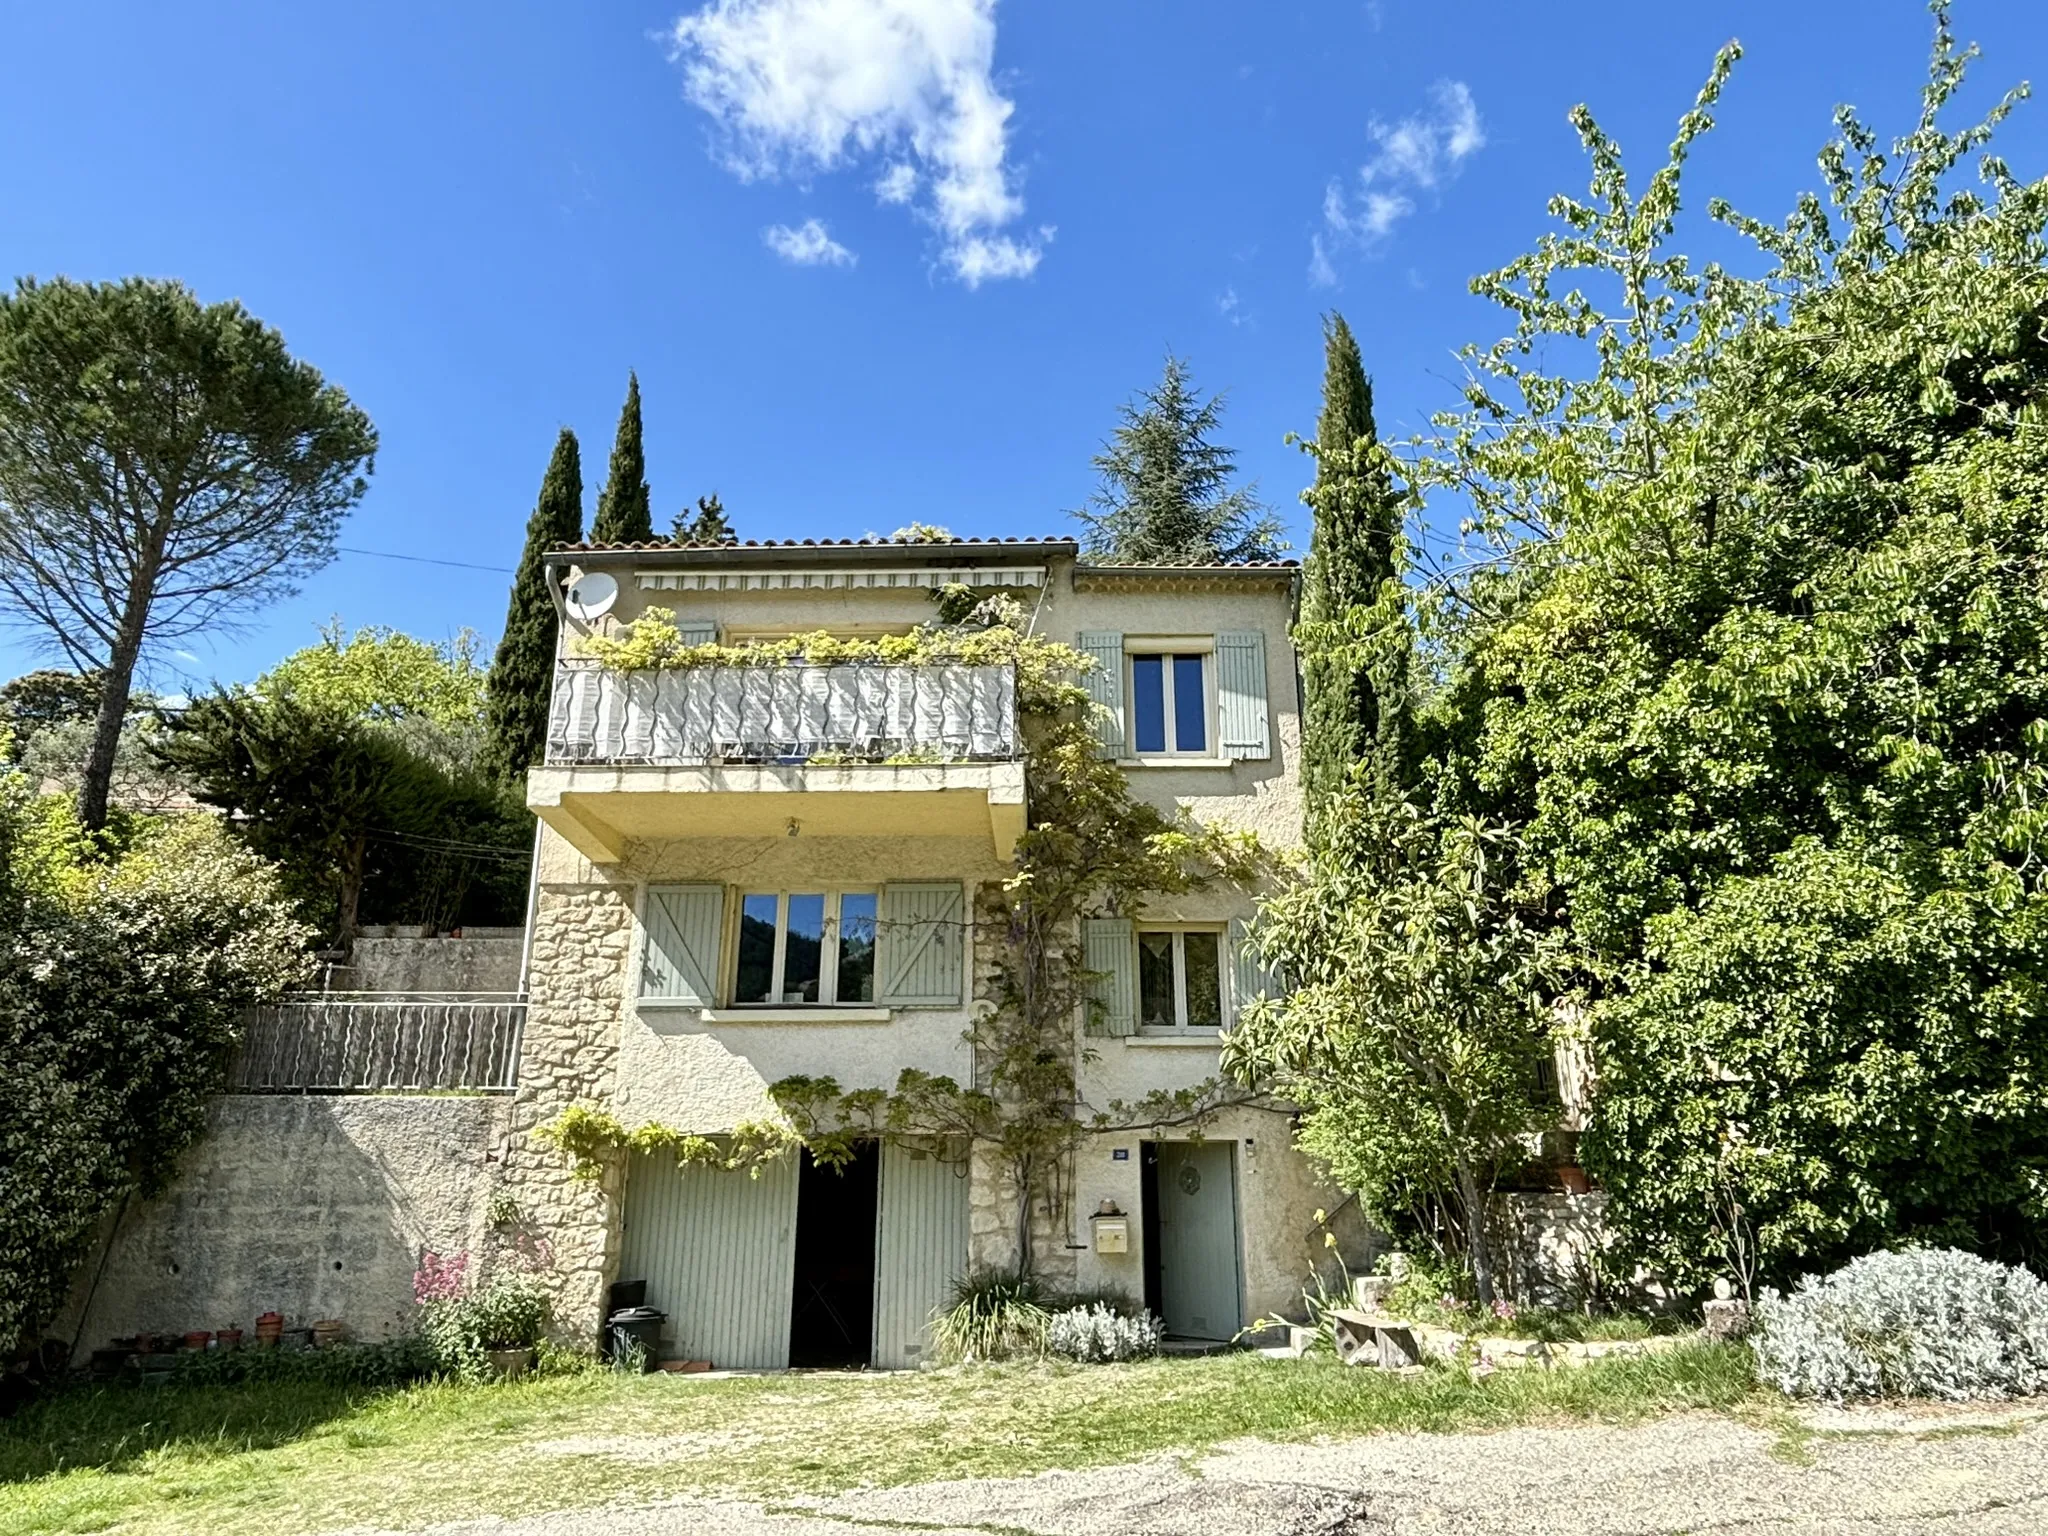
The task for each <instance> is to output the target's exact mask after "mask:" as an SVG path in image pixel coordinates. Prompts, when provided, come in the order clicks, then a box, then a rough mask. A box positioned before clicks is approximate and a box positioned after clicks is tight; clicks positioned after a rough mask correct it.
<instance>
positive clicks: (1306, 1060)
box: [1224, 782, 1555, 1305]
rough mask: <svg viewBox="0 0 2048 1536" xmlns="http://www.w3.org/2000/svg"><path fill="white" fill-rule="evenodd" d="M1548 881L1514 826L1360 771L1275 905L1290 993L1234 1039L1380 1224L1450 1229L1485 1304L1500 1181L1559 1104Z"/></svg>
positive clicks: (1234, 1054) (1311, 1149) (1242, 1025)
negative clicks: (1549, 1081) (1385, 785)
mask: <svg viewBox="0 0 2048 1536" xmlns="http://www.w3.org/2000/svg"><path fill="white" fill-rule="evenodd" d="M1542 894H1543V893H1542V892H1541V891H1540V890H1539V889H1538V888H1536V886H1535V885H1534V884H1533V883H1532V882H1531V881H1530V879H1529V877H1528V870H1527V865H1526V854H1525V850H1524V849H1523V847H1522V844H1521V840H1520V839H1519V838H1518V837H1517V836H1516V835H1515V834H1514V833H1513V832H1512V831H1511V830H1510V829H1508V828H1506V827H1504V826H1502V825H1499V824H1497V823H1489V822H1485V821H1482V820H1480V819H1478V818H1476V817H1470V816H1452V817H1438V816H1429V815H1425V814H1424V813H1422V812H1421V811H1419V810H1417V809H1416V808H1415V807H1413V806H1410V805H1403V804H1399V803H1397V802H1393V801H1390V800H1388V799H1386V798H1385V797H1378V798H1373V797H1369V796H1368V795H1367V794H1366V792H1365V790H1364V787H1363V786H1362V785H1361V784H1359V783H1355V782H1354V783H1352V784H1350V785H1348V786H1346V788H1345V789H1344V790H1342V791H1341V792H1340V794H1339V796H1338V797H1337V799H1336V800H1335V801H1334V802H1333V804H1332V806H1331V808H1330V812H1329V815H1328V819H1327V821H1326V825H1325V835H1324V837H1323V838H1322V839H1321V840H1320V842H1319V844H1318V845H1317V847H1316V848H1315V849H1314V851H1313V853H1312V855H1311V863H1310V866H1309V868H1308V869H1307V870H1306V871H1305V872H1303V874H1302V875H1301V876H1300V877H1299V878H1297V879H1295V880H1293V881H1291V882H1289V883H1288V884H1287V885H1285V886H1284V887H1283V888H1282V889H1281V890H1280V891H1279V892H1278V893H1277V894H1276V895H1274V896H1272V897H1270V898H1268V900H1267V901H1266V902H1265V903H1264V910H1263V914H1262V918H1261V922H1260V928H1259V942H1260V944H1261V945H1262V947H1263V949H1264V952H1265V955H1266V957H1267V959H1268V960H1269V962H1271V963H1273V964H1275V965H1276V966H1277V967H1278V968H1279V969H1280V971H1281V973H1282V974H1284V975H1286V976H1287V977H1288V979H1289V983H1290V990H1289V992H1288V994H1287V996H1286V997H1285V998H1284V999H1283V1000H1281V1001H1278V1002H1275V1001H1270V1000H1269V1001H1262V1002H1260V1003H1257V1004H1255V1005H1254V1006H1253V1007H1252V1008H1251V1009H1249V1010H1248V1011H1247V1013H1246V1015H1245V1016H1244V1017H1242V1018H1240V1020H1239V1021H1238V1023H1237V1025H1236V1027H1235V1028H1234V1029H1233V1030H1232V1031H1231V1033H1230V1035H1229V1036H1228V1038H1227V1039H1226V1040H1225V1042H1224V1064H1225V1066H1226V1068H1227V1069H1228V1070H1229V1071H1230V1072H1231V1073H1232V1075H1233V1076H1235V1077H1237V1078H1238V1080H1239V1081H1242V1082H1246V1083H1258V1084H1263V1085H1266V1086H1268V1087H1270V1088H1271V1089H1272V1090H1273V1091H1274V1092H1276V1093H1277V1094H1279V1095H1280V1096H1281V1097H1283V1098H1286V1099H1291V1100H1292V1101H1293V1102H1294V1103H1296V1104H1298V1105H1300V1106H1301V1111H1302V1119H1301V1129H1300V1132H1299V1135H1298V1137H1297V1140H1298V1143H1299V1145H1300V1146H1301V1148H1302V1149H1303V1150H1304V1151H1306V1152H1308V1153H1309V1154H1310V1155H1311V1156H1312V1157H1315V1158H1316V1159H1318V1160H1319V1161H1320V1162H1322V1163H1323V1164H1324V1165H1325V1166H1326V1167H1327V1168H1328V1169H1329V1170H1330V1172H1331V1175H1332V1176H1333V1177H1334V1178H1335V1179H1336V1180H1337V1181H1338V1182H1339V1183H1340V1184H1341V1185H1342V1186H1343V1187H1344V1188H1346V1189H1348V1190H1352V1191H1354V1192H1356V1193H1357V1194H1358V1195H1359V1197H1360V1200H1361V1202H1362V1203H1363V1205H1364V1207H1365V1209H1366V1211H1367V1212H1368V1214H1370V1215H1371V1216H1372V1217H1373V1218H1374V1219H1375V1220H1377V1221H1378V1222H1380V1223H1381V1224H1382V1225H1384V1226H1387V1227H1389V1228H1392V1229H1395V1230H1413V1229H1415V1228H1417V1227H1422V1228H1424V1229H1437V1228H1439V1227H1440V1226H1441V1227H1443V1228H1445V1229H1447V1230H1448V1231H1449V1232H1450V1233H1451V1234H1452V1238H1453V1245H1454V1247H1455V1248H1456V1249H1457V1250H1459V1252H1460V1254H1461V1256H1462V1257H1463V1259H1464V1260H1465V1262H1466V1263H1467V1264H1468V1266H1469V1268H1470V1272H1471V1277H1472V1283H1473V1289H1474V1291H1475V1292H1476V1294H1477V1296H1478V1299H1479V1301H1480V1302H1481V1303H1482V1304H1485V1305H1491V1304H1492V1302H1493V1301H1494V1299H1495V1285H1496V1270H1497V1263H1496V1259H1495V1255H1494V1253H1493V1246H1492V1242H1491V1238H1490V1235H1489V1233H1488V1230H1487V1219H1486V1218H1487V1211H1488V1205H1489V1202H1490V1200H1491V1198H1492V1194H1493V1188H1494V1181H1495V1177H1496V1174H1497V1173H1498V1171H1499V1170H1501V1169H1502V1168H1503V1167H1513V1166H1515V1165H1518V1164H1519V1163H1520V1162H1522V1161H1523V1160H1524V1155H1523V1153H1522V1151H1521V1149H1520V1147H1519V1145H1518V1143H1517V1138H1518V1137H1520V1136H1521V1135H1522V1134H1523V1133H1524V1132H1526V1131H1529V1130H1532V1129H1535V1128H1537V1127H1539V1126H1540V1125H1541V1124H1542V1120H1543V1113H1544V1111H1543V1110H1542V1109H1541V1108H1540V1107H1539V1105H1538V1103H1537V1100H1536V1093H1535V1088H1536V1072H1537V1063H1538V1060H1539V1059H1540V1057H1541V1056H1542V1054H1543V1053H1544V1051H1545V1050H1546V1048H1547V1047H1546V1041H1545V1035H1544V1023H1545V1019H1546V1012H1545V1009H1546V998H1547V995H1548V988H1549V980H1548V977H1549V967H1550V965H1551V964H1552V958H1553V951H1554V949H1555V945H1554V942H1553V940H1552V939H1551V938H1550V937H1549V935H1548V933H1547V930H1548V928H1549V924H1548V921H1547V914H1546V912H1545V911H1544V906H1543V901H1542ZM1437 1216H1443V1217H1446V1218H1448V1220H1447V1222H1444V1223H1439V1222H1437V1221H1436V1220H1434V1219H1433V1218H1434V1217H1437Z"/></svg>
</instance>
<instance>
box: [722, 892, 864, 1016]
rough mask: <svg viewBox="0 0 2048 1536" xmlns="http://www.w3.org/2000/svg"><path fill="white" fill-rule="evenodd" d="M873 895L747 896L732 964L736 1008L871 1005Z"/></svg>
mask: <svg viewBox="0 0 2048 1536" xmlns="http://www.w3.org/2000/svg"><path fill="white" fill-rule="evenodd" d="M878 904H879V898H878V894H877V893H876V892H875V891H872V890H864V891H863V890H849V891H840V890H825V891H749V892H746V893H745V894H743V895H742V896H741V897H740V931H739V942H738V944H737V945H736V946H735V950H736V953H735V958H734V963H733V989H732V1000H733V1005H734V1006H735V1007H739V1008H749V1007H768V1008H802V1007H831V1006H834V1005H838V1006H840V1007H845V1006H849V1005H853V1004H863V1003H872V1002H873V1001H874V1000H875V919H876V909H877V906H878Z"/></svg>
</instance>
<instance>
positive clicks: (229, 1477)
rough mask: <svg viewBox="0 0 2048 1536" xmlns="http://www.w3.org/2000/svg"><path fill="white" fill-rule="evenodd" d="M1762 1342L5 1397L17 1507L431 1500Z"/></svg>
mask: <svg viewBox="0 0 2048 1536" xmlns="http://www.w3.org/2000/svg"><path fill="white" fill-rule="evenodd" d="M1751 1390H1752V1389H1751V1378H1750V1373H1749V1364H1748V1354H1747V1352H1746V1351H1744V1350H1741V1349H1734V1348H1725V1347H1705V1346H1701V1347H1688V1348H1685V1349H1681V1350H1676V1351H1673V1352H1671V1353H1668V1354H1663V1355H1658V1356H1653V1357H1651V1358H1648V1359H1644V1360H1634V1361H1610V1362H1602V1363H1599V1364H1597V1365H1593V1366H1590V1367H1588V1368H1586V1369H1583V1370H1577V1371H1560V1372H1554V1373H1542V1372H1530V1373H1521V1372H1502V1373H1500V1374H1498V1375H1495V1376H1493V1377H1491V1378H1489V1379H1487V1380H1484V1381H1471V1380H1468V1379H1467V1378H1466V1377H1465V1376H1464V1375H1463V1374H1462V1373H1460V1372H1456V1371H1452V1370H1448V1369H1442V1370H1431V1371H1429V1372H1428V1373H1426V1374H1424V1375H1421V1376H1414V1377H1394V1376H1388V1375H1384V1374H1382V1373H1380V1372H1378V1371H1370V1370H1355V1369H1347V1368H1345V1367H1343V1366H1339V1365H1336V1364H1335V1363H1334V1362H1331V1361H1327V1360H1314V1359H1311V1360H1305V1361H1271V1360H1265V1359H1262V1358H1260V1357H1258V1356H1255V1355H1229V1356H1222V1357H1217V1358H1212V1359H1193V1360H1157V1361H1150V1362H1147V1363H1145V1364H1142V1365H1127V1366H1094V1367H1076V1366H1056V1365H1036V1366H1003V1367H981V1368H968V1369H954V1370H946V1371H927V1372H922V1373H901V1374H893V1375H870V1376H837V1375H792V1376H752V1377H741V1378H734V1379H730V1380H722V1381H706V1380H702V1379H695V1380H693V1379H691V1378H688V1377H672V1376H651V1377H640V1378H621V1377H613V1376H605V1375H597V1374H591V1375H582V1376H565V1377H556V1378H553V1379H548V1380H537V1381H529V1382H522V1383H515V1384H510V1385H503V1386H493V1387H460V1386H449V1385H439V1384H436V1385H429V1386H420V1387H413V1388H406V1389H395V1390H369V1389H363V1388H353V1389H351V1388H336V1387H325V1386H316V1385H309V1384H304V1383H290V1384H269V1385H249V1386H239V1387H176V1388H172V1387H164V1388H121V1389H108V1390H98V1391H89V1392H88V1391H78V1392H73V1393H69V1394H66V1395H62V1396H59V1397H55V1398H52V1399H50V1400H47V1401H45V1402H43V1403H41V1404H39V1405H37V1406H36V1407H35V1408H33V1409H31V1410H29V1411H28V1412H26V1413H24V1414H22V1415H21V1416H19V1417H17V1418H15V1419H13V1420H10V1421H7V1422H5V1423H0V1533H6V1536H16V1533H20V1536H27V1533H29V1532H36V1533H44V1532H62V1531H110V1530H118V1531H145V1532H157V1531H205V1532H207V1533H208V1536H235V1533H239V1532H261V1533H263V1536H276V1533H278V1532H280V1531H286V1530H289V1531H302V1530H305V1531H318V1530H328V1529H334V1528H339V1527H344V1526H350V1525H373V1526H375V1525H382V1526H409V1525H416V1524H423V1523H426V1522H428V1521H434V1520H450V1519H459V1518H462V1517H464V1516H469V1515H481V1514H505V1515H516V1514H527V1513H533V1512H536V1511H541V1510H549V1509H564V1508H575V1507H579V1506H583V1505H589V1504H596V1503H602V1502H606V1501H609V1500H614V1499H619V1498H656V1497H660V1496H662V1495H665V1494H674V1493H683V1492H700V1491H720V1492H728V1493H738V1494H750V1495H757V1496H786V1495H790V1494H797V1493H823V1492H831V1491H836V1490H840V1489H845V1488H850V1487H856V1486H861V1485H874V1484H898V1483H912V1482H922V1481H928V1480H934V1479H941V1478H953V1477H967V1476H978V1475H1005V1474H1013V1473H1029V1472H1038V1471H1043V1470H1045V1469H1047V1468H1049V1467H1079V1466H1090V1465H1100V1464H1103V1463H1106V1462H1116V1461H1122V1460H1127V1459H1130V1458H1133V1457H1137V1456H1142V1455H1145V1454H1147V1453H1150V1452H1155V1451H1164V1450H1174V1449H1190V1450H1197V1449H1201V1448H1203V1447H1206V1446H1210V1445H1214V1444H1216V1443H1217V1442H1219V1441H1223V1440H1228V1439H1232V1438H1234V1437H1237V1436H1241V1435H1258V1436H1264V1437H1267V1438H1272V1439H1304V1438H1308V1437H1311V1436H1317V1435H1338V1436H1341V1435H1355V1434H1364V1433H1370V1432H1372V1431H1376V1430H1419V1429H1420V1430H1449V1429H1487V1428H1498V1427H1502V1426H1505V1425H1509V1424H1518V1423H1527V1422H1530V1421H1532V1420H1539V1421H1540V1420H1567V1419H1574V1418H1598V1419H1612V1420H1626V1419H1634V1418H1641V1417H1644V1416H1647V1415H1651V1414H1656V1413H1662V1412H1668V1411H1673V1410H1678V1409H1709V1410H1727V1409H1731V1408H1735V1407H1737V1406H1738V1405H1741V1404H1742V1403H1743V1402H1744V1401H1745V1400H1746V1399H1747V1398H1748V1397H1749V1396H1750V1393H1751Z"/></svg>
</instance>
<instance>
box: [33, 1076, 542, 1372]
mask: <svg viewBox="0 0 2048 1536" xmlns="http://www.w3.org/2000/svg"><path fill="white" fill-rule="evenodd" d="M509 1108H510V1106H509V1104H508V1103H507V1101H506V1100H504V1099H502V1098H482V1097H476V1098H470V1097H453V1096H447V1097H433V1098H401V1097H385V1096H378V1097H366V1098H296V1097H281V1096H280V1097H267V1096H265V1097H256V1096H250V1097H229V1098H222V1099H219V1100H216V1101H215V1103H214V1105H213V1108H212V1110H211V1111H210V1122H209V1126H208V1131H207V1135H206V1137H205V1139H204V1140H203V1141H201V1142H200V1143H199V1144H198V1145H197V1146H196V1147H194V1148H193V1150H192V1151H191V1153H190V1154H188V1156H187V1160H186V1163H185V1166H184V1168H183V1169H182V1170H181V1172H180V1174H179V1177H178V1180H177V1182H176V1184H175V1185H174V1186H173V1187H172V1188H171V1189H170V1191H169V1192H168V1193H166V1194H165V1195H164V1196H163V1198H161V1199H159V1200H156V1201H154V1202H151V1203H150V1204H148V1205H144V1206H131V1207H130V1208H129V1209H128V1211H127V1212H126V1214H125V1215H124V1216H123V1217H122V1219H121V1221H120V1223H119V1226H118V1228H117V1229H116V1230H115V1233H114V1237H113V1242H112V1246H111V1248H110V1249H107V1250H106V1259H105V1270H104V1274H103V1275H101V1277H100V1279H99V1283H98V1285H97V1287H96V1288H95V1287H94V1286H93V1279H94V1276H95V1274H96V1273H98V1272H99V1266H100V1264H101V1251H102V1250H101V1249H100V1248H99V1247H95V1248H94V1249H93V1250H92V1251H91V1253H90V1254H89V1256H88V1260H87V1263H86V1264H85V1266H84V1268H83V1269H82V1270H81V1272H80V1274H79V1276H78V1279H77V1282H76V1285H75V1287H74V1291H73V1295H72V1297H71V1302H70V1305H69V1307H68V1308H67V1310H66V1313H65V1315H64V1317H63V1318H62V1319H60V1320H59V1322H58V1324H57V1325H56V1328H55V1330H54V1331H55V1332H56V1333H57V1334H59V1335H60V1336H64V1337H70V1336H72V1335H74V1334H76V1335H78V1336H79V1338H80V1344H81V1351H83V1350H88V1349H94V1348H99V1347H102V1346H104V1345H105V1344H106V1343H107V1341H108V1340H110V1339H114V1338H120V1337H124V1336H127V1335H131V1334H135V1333H138V1332H151V1333H158V1334H177V1333H183V1332H185V1331H187V1330H188V1329H198V1328H204V1329H208V1330H214V1329H220V1328H232V1327H240V1328H242V1329H244V1330H247V1329H249V1328H251V1327H253V1325H254V1323H255V1320H256V1318H257V1316H258V1315H259V1314H261V1313H263V1312H268V1311H278V1312H282V1313H283V1314H284V1315H285V1317H286V1319H287V1321H288V1323H290V1324H292V1325H303V1324H305V1323H309V1322H311V1321H313V1320H314V1319H316V1318H329V1317H337V1318H340V1319H341V1320H342V1321H343V1322H344V1323H346V1324H347V1325H348V1328H349V1331H350V1333H351V1335H352V1336H354V1337H356V1338H362V1339H380V1338H388V1337H390V1336H392V1335H394V1334H396V1333H400V1332H404V1331H406V1329H407V1328H408V1327H409V1324H410V1319H411V1316H412V1312H413V1303H412V1278H413V1271H414V1270H415V1269H416V1268H417V1267H418V1263H419V1257H420V1254H421V1252H422V1251H423V1250H430V1251H432V1252H435V1253H439V1254H443V1255H447V1254H454V1253H462V1252H480V1251H481V1249H482V1246H483V1240H484V1235H485V1223H486V1221H487V1211H488V1208H489V1204H490V1188H491V1183H492V1178H493V1174H494V1172H495V1167H496V1164H495V1159H496V1157H497V1154H498V1152H499V1150H500V1148H501V1147H502V1145H503V1142H504V1137H505V1129H506V1119H507V1111H508V1110H509ZM88 1292H90V1305H89V1307H88V1305H87V1295H88ZM81 1314H83V1316H82V1326H81Z"/></svg>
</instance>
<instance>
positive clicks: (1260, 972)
mask: <svg viewBox="0 0 2048 1536" xmlns="http://www.w3.org/2000/svg"><path fill="white" fill-rule="evenodd" d="M1230 965H1231V986H1232V992H1233V994H1234V996H1233V998H1232V1004H1231V1017H1232V1018H1233V1019H1234V1018H1236V1017H1237V1016H1238V1015H1240V1014H1242V1013H1243V1012H1244V1011H1245V1009H1246V1008H1248V1007H1250V1006H1251V1004H1252V1003H1253V1002H1254V1001H1255V1000H1256V999H1258V998H1261V997H1279V996H1281V995H1283V989H1282V987H1281V984H1280V973H1279V971H1278V970H1276V969H1275V968H1274V967H1273V966H1270V965H1268V964H1267V963H1266V961H1265V959H1264V958H1263V957H1262V956H1261V955H1260V954H1259V952H1258V949H1257V948H1256V947H1255V946H1254V945H1253V944H1252V942H1251V924H1249V923H1247V922H1246V921H1245V920H1244V919H1243V918H1241V917H1237V918H1232V919H1231V921H1230Z"/></svg>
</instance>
